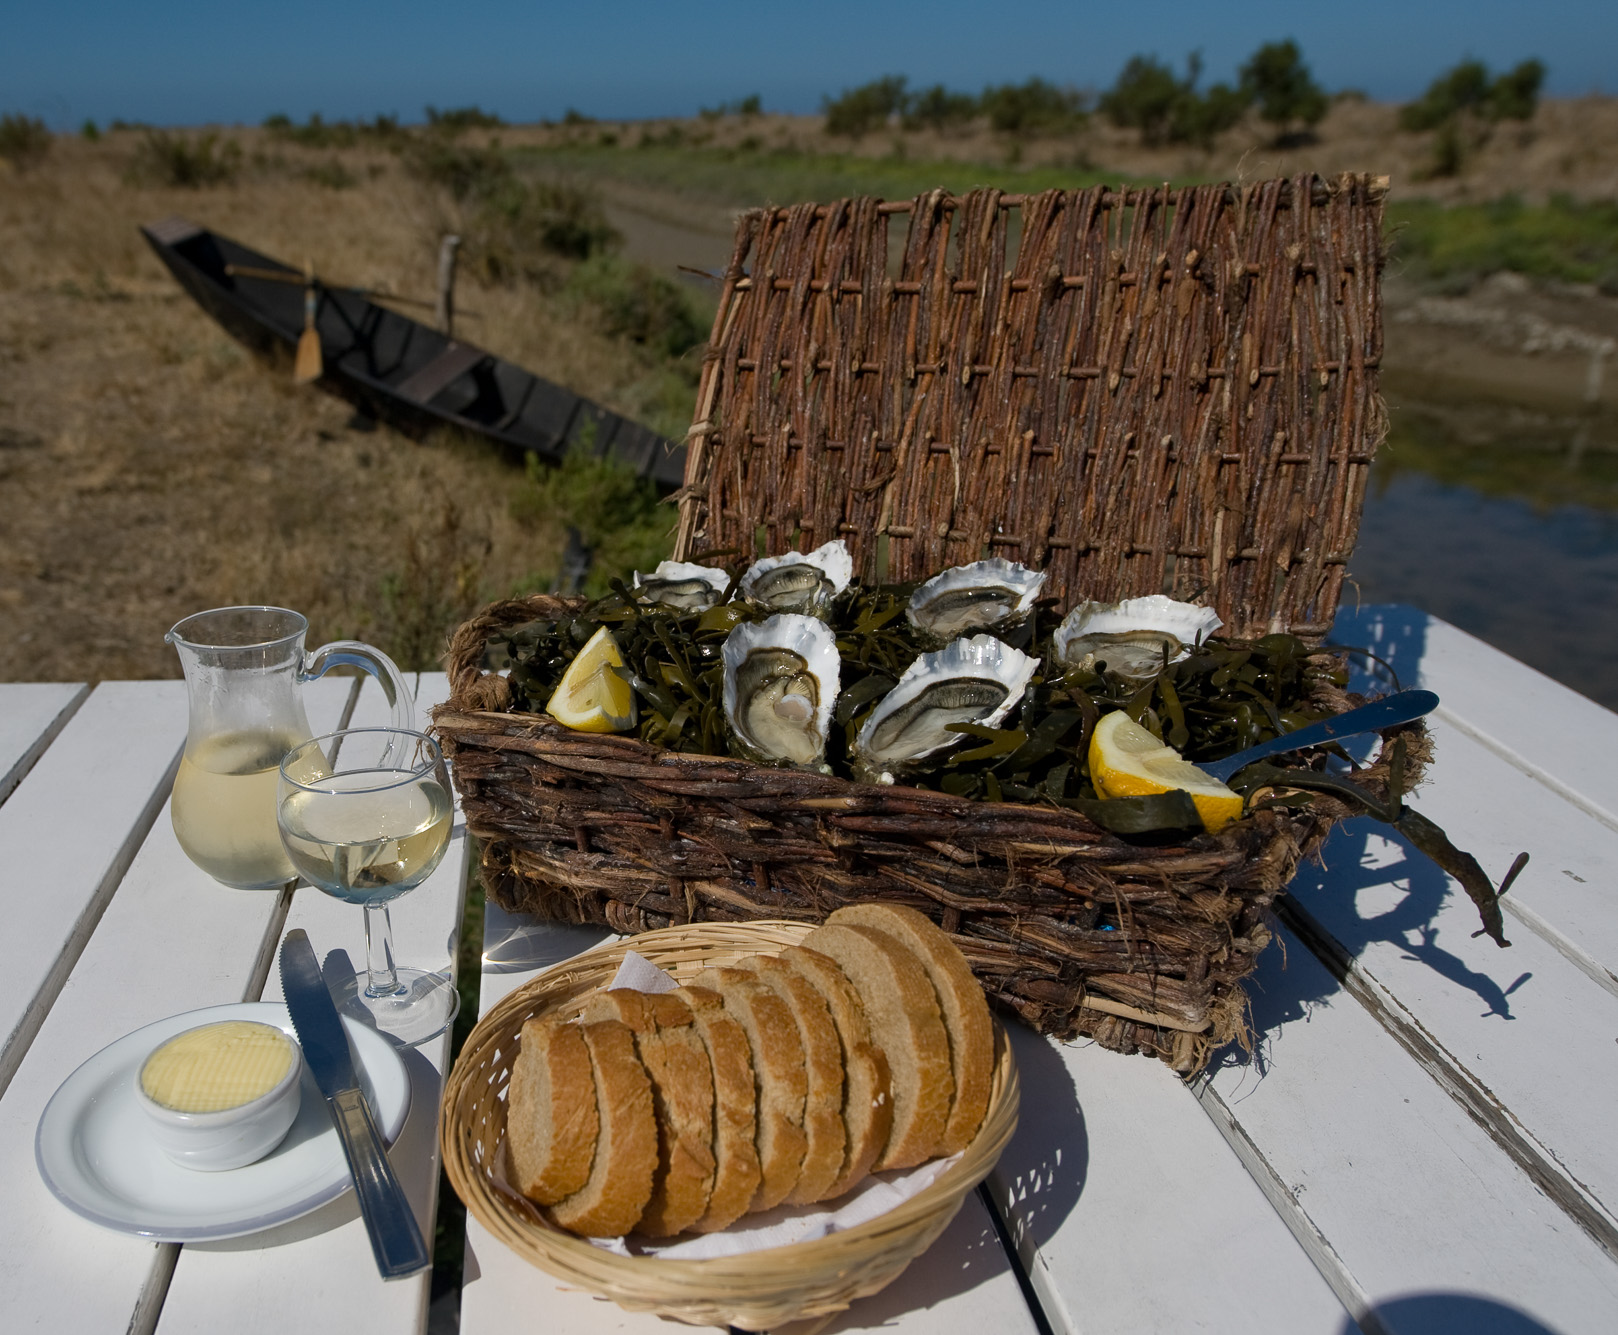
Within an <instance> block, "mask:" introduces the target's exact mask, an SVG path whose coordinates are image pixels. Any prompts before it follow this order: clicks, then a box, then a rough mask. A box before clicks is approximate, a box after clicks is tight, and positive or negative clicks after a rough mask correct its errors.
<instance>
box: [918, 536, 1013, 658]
mask: <svg viewBox="0 0 1618 1335" xmlns="http://www.w3.org/2000/svg"><path fill="white" fill-rule="evenodd" d="M1044 584H1045V573H1044V572H1043V571H1041V570H1030V569H1029V568H1028V567H1027V566H1024V565H1018V564H1017V563H1016V562H1015V561H1004V560H1001V559H1000V558H999V557H998V556H996V557H991V558H990V559H989V560H987V561H974V562H972V564H971V565H965V566H952V567H951V568H950V569H948V570H946V571H944V572H942V573H941V574H937V575H934V576H933V577H932V578H931V579H930V580H928V581H927V582H926V583H924V584H921V585H918V586H917V588H916V591H915V593H913V594H911V596H910V606H909V607H907V608H906V609H905V616H906V617H908V618H909V620H910V624H911V625H912V626H914V627H915V628H916V629H917V630H918V631H920V632H921V633H922V634H923V635H926V636H928V637H930V638H932V639H935V640H937V641H939V642H940V643H943V642H944V641H946V640H953V639H956V638H958V637H959V636H962V635H969V634H971V633H972V632H973V631H975V630H989V629H991V628H993V627H995V626H998V625H1001V624H1002V623H1004V622H1007V621H1011V620H1013V619H1014V618H1017V617H1023V616H1026V615H1027V614H1028V609H1029V608H1031V607H1032V606H1033V605H1034V599H1036V598H1038V597H1039V591H1040V589H1041V588H1043V587H1044Z"/></svg>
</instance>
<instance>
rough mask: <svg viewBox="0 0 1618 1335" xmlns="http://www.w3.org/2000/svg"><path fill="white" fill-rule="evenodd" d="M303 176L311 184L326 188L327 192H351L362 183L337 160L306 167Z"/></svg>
mask: <svg viewBox="0 0 1618 1335" xmlns="http://www.w3.org/2000/svg"><path fill="white" fill-rule="evenodd" d="M302 176H303V179H304V180H306V181H308V182H309V183H310V184H312V185H319V186H324V187H325V188H326V189H327V190H350V189H352V188H353V187H354V186H356V185H358V184H359V183H360V178H359V177H357V176H355V175H354V173H353V172H351V171H349V169H348V168H347V167H345V166H343V164H342V163H341V162H339V161H337V160H336V159H333V160H332V161H330V162H317V163H316V164H315V165H314V166H312V167H305V168H304V169H303V172H302Z"/></svg>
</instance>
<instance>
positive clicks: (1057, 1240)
mask: <svg viewBox="0 0 1618 1335" xmlns="http://www.w3.org/2000/svg"><path fill="white" fill-rule="evenodd" d="M1009 1030H1010V1033H1011V1035H1012V1041H1013V1046H1014V1049H1015V1051H1016V1054H1017V1065H1018V1070H1019V1072H1020V1073H1021V1076H1022V1080H1023V1091H1024V1095H1023V1107H1022V1117H1021V1120H1020V1122H1019V1124H1018V1127H1017V1134H1016V1136H1015V1138H1014V1139H1013V1140H1012V1142H1011V1144H1010V1145H1009V1146H1008V1147H1007V1148H1006V1152H1005V1154H1003V1155H1002V1156H1001V1158H1000V1162H999V1164H998V1165H997V1166H996V1168H995V1170H994V1172H993V1173H992V1174H991V1175H990V1179H989V1181H990V1186H991V1190H992V1193H993V1196H994V1199H995V1202H996V1207H997V1208H998V1209H999V1210H1000V1211H1001V1214H1002V1216H1003V1217H1004V1218H1005V1219H1006V1222H1007V1231H1008V1232H1009V1233H1010V1235H1011V1237H1012V1240H1013V1241H1014V1242H1015V1244H1016V1246H1017V1250H1018V1252H1019V1253H1020V1255H1021V1257H1022V1261H1023V1266H1024V1269H1025V1270H1026V1272H1027V1273H1028V1275H1029V1277H1030V1279H1031V1280H1032V1281H1033V1286H1034V1290H1035V1292H1036V1293H1038V1295H1039V1298H1040V1302H1041V1304H1042V1305H1043V1307H1044V1309H1045V1312H1046V1315H1047V1316H1048V1317H1049V1319H1050V1322H1051V1325H1052V1327H1053V1328H1054V1329H1055V1330H1057V1331H1058V1332H1062V1331H1068V1332H1073V1333H1074V1335H1078V1333H1079V1332H1083V1335H1108V1332H1117V1333H1118V1335H1134V1332H1138V1331H1179V1330H1191V1329H1196V1330H1201V1331H1210V1332H1214V1331H1229V1332H1231V1335H1346V1332H1348V1331H1352V1330H1353V1324H1352V1321H1351V1319H1350V1318H1349V1317H1348V1316H1347V1315H1346V1313H1345V1312H1344V1310H1343V1305H1342V1303H1340V1302H1339V1301H1338V1299H1337V1298H1336V1296H1335V1295H1334V1294H1333V1293H1332V1291H1331V1289H1330V1287H1329V1286H1328V1285H1327V1284H1326V1282H1325V1281H1324V1280H1323V1279H1322V1278H1321V1276H1320V1272H1319V1271H1318V1270H1317V1269H1316V1268H1315V1266H1314V1264H1313V1262H1312V1261H1311V1260H1310V1259H1309V1257H1308V1255H1307V1254H1306V1253H1305V1252H1304V1251H1303V1249H1302V1248H1301V1247H1299V1246H1298V1244H1297V1242H1296V1241H1295V1240H1294V1238H1293V1237H1292V1235H1291V1233H1289V1232H1288V1231H1287V1227H1286V1225H1285V1224H1284V1223H1283V1222H1282V1220H1281V1219H1280V1217H1279V1216H1278V1215H1277V1214H1276V1213H1275V1210H1274V1209H1273V1208H1272V1207H1271V1205H1270V1203H1269V1201H1268V1200H1266V1199H1265V1197H1264V1194H1263V1193H1262V1192H1261V1191H1260V1190H1259V1189H1258V1187H1257V1186H1256V1185H1255V1184H1254V1182H1253V1180H1252V1178H1251V1177H1249V1176H1248V1174H1247V1172H1246V1170H1245V1169H1244V1168H1243V1166H1242V1164H1241V1162H1240V1161H1239V1160H1238V1159H1237V1158H1236V1156H1235V1154H1234V1153H1233V1152H1232V1151H1231V1149H1230V1147H1229V1146H1228V1145H1226V1144H1225V1142H1224V1141H1223V1140H1222V1139H1221V1138H1220V1135H1219V1132H1218V1131H1217V1130H1216V1129H1215V1127H1214V1126H1213V1125H1212V1124H1211V1123H1210V1122H1209V1120H1208V1118H1207V1117H1206V1116H1205V1115H1204V1114H1203V1112H1202V1110H1201V1109H1200V1108H1199V1107H1198V1106H1197V1101H1196V1099H1195V1098H1194V1097H1193V1096H1192V1095H1191V1093H1190V1091H1189V1090H1187V1089H1186V1087H1185V1085H1184V1083H1183V1082H1182V1081H1181V1080H1180V1078H1179V1077H1178V1076H1176V1075H1175V1074H1174V1072H1172V1071H1171V1070H1169V1068H1168V1067H1166V1066H1164V1065H1163V1063H1161V1062H1157V1061H1150V1060H1147V1059H1146V1058H1143V1057H1126V1056H1123V1055H1121V1054H1119V1053H1115V1052H1108V1051H1106V1050H1105V1049H1103V1048H1101V1047H1098V1046H1096V1045H1094V1044H1091V1043H1071V1044H1060V1043H1054V1042H1052V1041H1050V1040H1048V1039H1044V1038H1041V1037H1040V1036H1039V1035H1038V1034H1036V1033H1035V1032H1034V1031H1033V1030H1031V1029H1029V1028H1027V1027H1026V1026H1025V1025H1022V1024H1018V1023H1016V1022H1012V1023H1011V1024H1010V1025H1009ZM1260 1257H1262V1258H1263V1259H1262V1262H1258V1261H1257V1259H1256V1258H1260ZM1255 1267H1256V1268H1257V1269H1259V1270H1261V1271H1262V1274H1263V1282H1262V1283H1258V1284H1255V1283H1254V1274H1255Z"/></svg>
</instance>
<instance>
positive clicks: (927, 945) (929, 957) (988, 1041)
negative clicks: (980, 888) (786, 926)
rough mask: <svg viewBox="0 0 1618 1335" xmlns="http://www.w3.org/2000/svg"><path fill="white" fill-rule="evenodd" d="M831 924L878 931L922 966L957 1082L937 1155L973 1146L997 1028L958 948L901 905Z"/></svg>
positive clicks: (856, 907)
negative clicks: (946, 1040) (932, 994)
mask: <svg viewBox="0 0 1618 1335" xmlns="http://www.w3.org/2000/svg"><path fill="white" fill-rule="evenodd" d="M826 921H827V922H832V923H842V924H845V925H847V926H854V927H874V928H876V930H877V931H879V932H886V933H887V934H888V935H889V936H891V937H893V938H894V939H896V940H897V941H898V942H899V944H900V945H902V946H904V947H905V948H906V949H907V950H909V951H910V952H911V953H912V954H913V955H915V956H916V958H917V959H919V960H920V961H921V964H922V967H923V968H924V969H926V970H927V977H928V978H929V979H930V980H931V982H932V985H933V990H934V992H936V993H937V995H938V1006H939V1011H940V1013H941V1014H942V1016H943V1020H944V1032H945V1034H946V1035H947V1036H948V1038H949V1061H950V1073H951V1076H952V1077H953V1079H954V1082H955V1090H954V1097H953V1098H952V1099H951V1101H950V1108H949V1120H948V1122H946V1123H945V1126H944V1134H943V1136H942V1137H941V1138H940V1140H939V1142H938V1151H937V1152H938V1153H939V1154H954V1153H956V1152H957V1151H959V1150H964V1149H965V1148H966V1147H967V1146H968V1145H969V1144H971V1143H972V1137H973V1136H975V1135H976V1134H977V1131H978V1127H979V1126H981V1125H982V1123H983V1114H984V1113H985V1112H986V1111H987V1110H988V1107H989V1083H990V1081H991V1080H992V1078H993V1076H994V1026H993V1024H992V1023H991V1022H990V1020H989V1003H988V1002H987V1001H986V1000H984V996H983V988H982V987H981V986H980V985H979V983H978V980H977V979H976V978H974V977H973V976H972V966H971V965H969V964H968V963H967V962H966V956H964V955H963V954H961V951H960V947H958V946H957V945H956V944H955V943H954V942H953V941H951V940H950V939H949V937H948V936H946V935H945V934H944V932H943V930H942V929H941V928H939V927H938V926H937V925H936V924H934V923H933V922H932V921H931V920H930V919H928V918H927V917H926V915H924V914H922V913H918V912H917V911H916V910H915V909H913V908H909V907H907V906H905V905H903V904H850V905H849V906H848V907H847V908H841V909H838V910H837V911H836V912H835V913H833V914H832V915H831V916H830V917H829V918H827V919H826Z"/></svg>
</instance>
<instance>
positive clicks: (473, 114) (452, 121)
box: [427, 106, 505, 137]
mask: <svg viewBox="0 0 1618 1335" xmlns="http://www.w3.org/2000/svg"><path fill="white" fill-rule="evenodd" d="M504 124H505V121H503V120H501V119H500V117H498V116H496V115H495V114H494V113H493V112H492V111H484V110H483V109H482V108H481V107H478V106H470V107H450V108H447V109H446V110H444V111H440V110H439V109H438V108H437V107H434V106H429V107H428V108H427V128H428V129H429V130H434V131H436V132H437V133H439V134H446V135H450V136H451V137H453V136H455V135H458V134H461V133H463V132H464V131H466V130H496V129H499V128H500V126H502V125H504Z"/></svg>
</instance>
